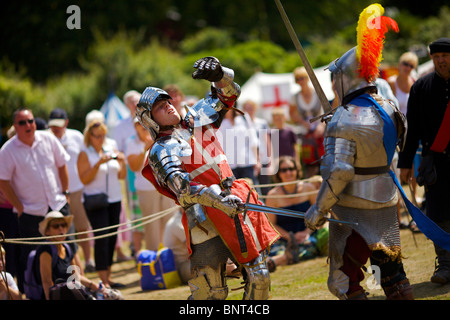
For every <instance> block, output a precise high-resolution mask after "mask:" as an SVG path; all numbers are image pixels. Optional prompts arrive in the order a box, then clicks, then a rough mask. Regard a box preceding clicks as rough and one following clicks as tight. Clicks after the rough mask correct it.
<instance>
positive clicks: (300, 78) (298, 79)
mask: <svg viewBox="0 0 450 320" xmlns="http://www.w3.org/2000/svg"><path fill="white" fill-rule="evenodd" d="M306 79H307V77H296V78H295V81H300V80H306Z"/></svg>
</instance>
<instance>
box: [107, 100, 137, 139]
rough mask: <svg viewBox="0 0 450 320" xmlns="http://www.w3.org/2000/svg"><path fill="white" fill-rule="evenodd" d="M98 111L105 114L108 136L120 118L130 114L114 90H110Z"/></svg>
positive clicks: (111, 133)
mask: <svg viewBox="0 0 450 320" xmlns="http://www.w3.org/2000/svg"><path fill="white" fill-rule="evenodd" d="M100 111H101V112H102V113H103V114H104V115H105V123H106V126H107V127H108V136H109V137H112V136H113V131H114V128H115V127H116V125H117V124H118V123H119V122H120V120H122V119H125V118H128V117H129V116H130V110H129V109H128V108H127V106H126V105H125V104H124V103H123V102H122V100H120V99H119V98H118V97H117V96H116V95H115V93H114V92H110V93H109V95H108V98H107V99H106V100H105V102H104V103H103V105H102V107H101V108H100Z"/></svg>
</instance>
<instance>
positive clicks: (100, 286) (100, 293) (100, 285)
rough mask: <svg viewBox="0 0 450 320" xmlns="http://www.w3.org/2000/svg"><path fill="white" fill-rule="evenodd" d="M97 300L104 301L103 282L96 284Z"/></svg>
mask: <svg viewBox="0 0 450 320" xmlns="http://www.w3.org/2000/svg"><path fill="white" fill-rule="evenodd" d="M97 300H105V296H104V295H103V282H102V281H101V280H100V282H99V283H98V291H97Z"/></svg>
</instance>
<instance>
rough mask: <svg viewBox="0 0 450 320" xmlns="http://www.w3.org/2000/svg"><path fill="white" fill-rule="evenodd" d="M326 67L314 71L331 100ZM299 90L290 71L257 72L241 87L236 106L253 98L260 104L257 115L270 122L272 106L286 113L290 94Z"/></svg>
mask: <svg viewBox="0 0 450 320" xmlns="http://www.w3.org/2000/svg"><path fill="white" fill-rule="evenodd" d="M326 67H327V66H324V67H319V68H316V69H314V73H315V74H316V77H317V80H318V81H319V83H320V85H321V87H322V89H323V91H324V93H325V95H326V96H327V98H328V100H332V99H334V93H333V90H332V88H331V78H330V75H331V74H330V72H329V71H328V70H325V68H326ZM299 91H300V86H299V85H298V84H296V83H295V80H294V75H293V73H292V72H289V73H263V72H257V73H255V74H254V75H253V76H252V77H251V78H250V79H248V80H247V82H246V83H245V84H244V85H243V86H242V87H241V96H240V97H239V100H238V107H241V106H242V104H243V103H244V102H245V101H247V100H253V101H254V102H256V103H257V104H258V105H259V106H260V108H259V110H258V116H259V117H262V118H264V119H266V120H267V121H269V123H270V122H271V121H272V110H273V109H274V108H283V109H284V110H285V112H286V115H288V113H287V112H288V106H289V101H290V100H291V97H292V95H293V94H295V93H297V92H299Z"/></svg>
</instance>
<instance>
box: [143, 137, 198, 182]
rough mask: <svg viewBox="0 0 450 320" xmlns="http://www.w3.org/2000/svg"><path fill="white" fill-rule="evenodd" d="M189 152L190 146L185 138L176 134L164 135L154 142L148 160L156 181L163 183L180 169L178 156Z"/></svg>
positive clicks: (180, 164) (186, 155)
mask: <svg viewBox="0 0 450 320" xmlns="http://www.w3.org/2000/svg"><path fill="white" fill-rule="evenodd" d="M191 154H192V148H191V146H190V144H189V143H188V142H187V141H186V140H184V139H181V138H180V137H176V136H164V137H161V138H159V139H158V140H157V141H156V142H155V143H154V145H153V146H152V148H151V149H150V153H149V156H148V160H149V164H150V166H151V167H152V169H153V172H154V173H155V175H156V177H157V178H158V181H159V182H160V183H163V182H165V181H166V179H167V177H168V176H169V175H171V174H172V173H174V172H175V171H182V162H181V159H180V158H181V157H188V156H190V155H191Z"/></svg>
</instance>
